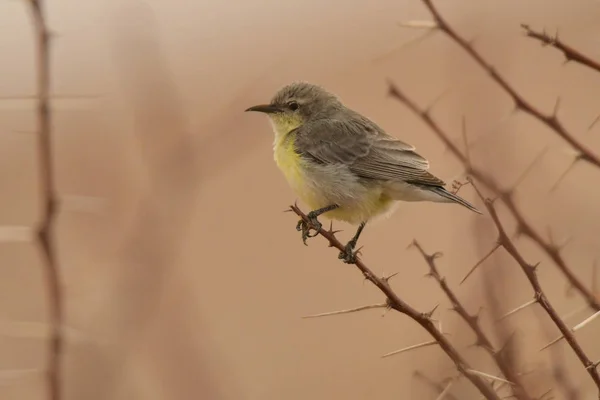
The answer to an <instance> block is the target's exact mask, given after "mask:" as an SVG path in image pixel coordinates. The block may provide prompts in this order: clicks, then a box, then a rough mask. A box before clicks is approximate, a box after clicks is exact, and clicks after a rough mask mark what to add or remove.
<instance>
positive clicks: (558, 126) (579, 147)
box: [421, 0, 600, 168]
mask: <svg viewBox="0 0 600 400" xmlns="http://www.w3.org/2000/svg"><path fill="white" fill-rule="evenodd" d="M421 1H422V2H423V4H424V5H425V7H427V9H429V11H430V12H431V14H432V16H433V19H434V21H435V23H436V24H437V29H439V30H441V31H442V32H444V33H445V34H446V35H447V36H448V37H450V39H452V40H453V41H454V42H455V43H456V44H457V45H459V46H460V47H461V48H462V49H463V50H464V51H465V52H466V53H467V54H468V55H469V56H470V57H471V58H472V59H473V60H474V61H475V62H476V63H477V64H478V65H479V66H480V67H481V68H483V69H484V70H485V71H486V72H487V73H488V74H489V75H490V77H491V78H492V80H494V82H496V83H497V84H498V85H499V86H500V87H501V88H502V89H503V90H504V92H505V93H506V94H508V95H509V96H510V97H511V98H512V100H513V102H514V103H515V109H516V110H521V111H524V112H525V113H527V114H529V115H531V116H532V117H534V118H535V119H537V120H538V121H540V122H541V123H543V124H544V125H546V126H547V127H548V128H550V129H552V130H553V131H554V132H556V133H557V134H558V135H559V136H560V137H562V138H563V139H564V140H565V141H566V142H567V143H569V145H570V146H571V147H572V148H573V149H575V150H576V151H577V155H576V157H575V160H582V161H585V162H587V163H589V164H592V165H594V166H596V167H597V168H600V157H599V156H598V155H597V154H595V153H593V152H592V151H591V150H590V149H588V148H587V147H585V146H584V145H583V144H582V143H580V142H579V141H578V140H577V139H576V138H575V136H573V135H572V134H571V133H570V132H568V131H567V130H566V128H565V127H564V126H563V124H562V123H561V122H560V121H559V119H558V116H557V112H558V103H557V107H555V109H554V112H553V113H552V114H544V113H543V112H542V111H540V110H539V109H537V108H536V107H534V106H533V105H532V104H531V103H529V102H528V101H527V100H525V99H524V98H523V96H522V95H521V94H520V93H519V92H517V90H516V89H515V88H513V86H512V85H510V84H509V83H508V82H507V81H506V80H505V79H504V78H503V77H502V76H501V75H500V74H499V73H498V72H497V71H496V69H495V68H494V67H493V66H492V65H491V64H489V63H488V62H487V61H485V60H484V59H483V57H482V56H481V54H479V53H478V52H477V51H476V50H475V48H474V47H473V46H472V45H471V44H470V43H469V42H468V41H467V40H465V39H464V38H462V37H461V36H460V35H459V34H458V33H457V32H456V31H455V30H454V28H452V27H451V26H450V24H448V22H447V21H446V20H445V19H444V18H443V17H442V15H441V14H440V12H439V10H438V9H437V7H436V6H434V5H433V0H421Z"/></svg>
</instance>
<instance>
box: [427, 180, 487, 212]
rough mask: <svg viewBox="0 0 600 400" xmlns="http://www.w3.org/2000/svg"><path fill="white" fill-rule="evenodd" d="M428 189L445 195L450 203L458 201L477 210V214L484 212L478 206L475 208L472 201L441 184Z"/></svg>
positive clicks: (470, 208)
mask: <svg viewBox="0 0 600 400" xmlns="http://www.w3.org/2000/svg"><path fill="white" fill-rule="evenodd" d="M427 189H428V190H430V191H432V192H433V193H435V194H437V195H438V196H441V197H443V198H444V199H445V200H446V201H447V202H449V203H458V204H460V205H461V206H463V207H466V208H468V209H469V210H471V211H474V212H476V213H477V214H483V213H482V212H481V211H479V210H478V209H477V208H475V206H474V205H472V204H471V203H469V202H468V201H466V200H465V199H463V198H462V197H459V196H457V195H455V194H454V193H451V192H449V191H447V190H446V189H445V188H443V187H441V186H429V187H427Z"/></svg>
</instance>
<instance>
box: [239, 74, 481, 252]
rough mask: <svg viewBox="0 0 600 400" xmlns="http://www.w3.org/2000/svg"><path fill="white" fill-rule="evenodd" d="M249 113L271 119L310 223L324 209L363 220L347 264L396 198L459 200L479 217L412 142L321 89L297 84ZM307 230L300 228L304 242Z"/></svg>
mask: <svg viewBox="0 0 600 400" xmlns="http://www.w3.org/2000/svg"><path fill="white" fill-rule="evenodd" d="M246 111H258V112H262V113H266V114H267V115H268V116H269V118H270V120H271V123H272V126H273V131H274V133H275V139H274V142H273V150H274V157H275V162H276V163H277V166H278V167H279V169H281V171H282V172H283V174H284V175H285V178H286V179H287V181H288V183H289V184H290V186H291V187H292V189H293V190H294V191H295V192H296V194H297V195H298V197H300V199H301V200H302V201H303V202H305V203H306V204H307V205H308V206H309V207H310V208H311V209H312V211H311V212H310V213H309V214H308V217H309V219H310V221H311V225H312V228H313V229H316V230H318V229H319V228H320V227H321V224H320V223H319V221H318V220H317V217H318V216H319V215H321V214H323V215H324V216H325V217H327V218H330V219H334V220H340V221H345V222H348V223H350V224H353V225H358V229H357V231H356V234H355V235H354V237H353V238H352V239H351V240H350V241H349V242H348V244H347V245H346V247H345V249H346V250H345V251H343V252H341V253H340V259H343V260H344V261H345V262H347V263H352V262H354V261H355V252H354V249H355V247H356V243H357V241H358V238H359V236H360V234H361V232H362V230H363V228H364V227H365V224H366V223H367V222H368V221H369V220H371V219H373V218H374V217H376V216H379V215H382V214H386V213H389V212H391V211H392V206H393V204H394V203H395V202H396V201H433V202H440V203H458V204H460V205H462V206H464V207H466V208H468V209H469V210H472V211H475V212H477V213H479V214H481V212H479V211H478V210H477V209H476V208H475V207H474V206H473V205H471V204H470V203H468V202H467V201H466V200H464V199H462V198H460V197H459V196H457V195H455V194H453V193H451V192H449V191H448V190H446V189H445V188H444V185H445V183H444V182H443V181H442V180H441V179H439V178H437V177H435V176H434V175H432V174H431V173H429V172H428V171H427V170H428V169H429V162H428V161H427V160H426V159H425V158H423V157H422V156H420V155H419V154H417V153H416V152H415V147H414V146H411V145H410V144H407V143H405V142H402V141H400V140H398V139H396V138H394V137H392V136H390V135H388V134H387V133H386V132H385V131H384V130H383V129H382V128H380V127H379V126H378V125H377V124H375V123H374V122H373V121H371V120H369V119H368V118H366V117H364V116H362V115H361V114H359V113H358V112H356V111H354V110H351V109H350V108H348V107H346V106H345V105H344V104H343V103H342V102H341V101H340V99H339V98H338V97H337V96H335V95H334V94H332V93H329V92H328V91H326V90H325V89H323V88H322V87H320V86H317V85H313V84H310V83H305V82H297V83H292V84H290V85H287V86H284V87H283V88H281V89H280V90H279V91H278V92H277V93H276V94H275V95H274V97H273V98H272V100H271V102H270V103H269V104H263V105H257V106H254V107H250V108H248V109H247V110H246ZM300 225H301V224H300V223H299V226H300ZM309 228H310V227H306V226H304V227H303V229H302V230H303V240H304V241H306V238H307V237H309V235H308V229H309Z"/></svg>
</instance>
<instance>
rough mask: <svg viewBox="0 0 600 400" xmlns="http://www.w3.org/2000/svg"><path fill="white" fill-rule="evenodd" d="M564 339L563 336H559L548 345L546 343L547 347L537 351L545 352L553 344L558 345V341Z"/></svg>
mask: <svg viewBox="0 0 600 400" xmlns="http://www.w3.org/2000/svg"><path fill="white" fill-rule="evenodd" d="M564 338H565V337H564V336H563V335H560V336H559V337H557V338H556V339H554V340H553V341H551V342H550V343H548V344H547V345H545V346H544V347H542V348H541V349H540V350H539V351H542V350H546V349H547V348H548V347H550V346H552V345H553V344H555V343H558V342H559V341H560V340H562V339H564Z"/></svg>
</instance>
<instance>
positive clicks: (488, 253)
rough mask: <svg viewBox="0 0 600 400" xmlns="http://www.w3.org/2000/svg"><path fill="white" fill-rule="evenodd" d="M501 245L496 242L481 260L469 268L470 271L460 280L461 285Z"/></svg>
mask: <svg viewBox="0 0 600 400" xmlns="http://www.w3.org/2000/svg"><path fill="white" fill-rule="evenodd" d="M500 247H501V244H500V243H496V245H495V246H494V247H493V248H492V249H491V250H490V251H489V252H487V254H486V255H485V256H483V257H482V258H481V259H480V260H479V261H477V263H475V265H474V266H473V267H472V268H471V269H470V270H469V272H467V274H466V275H465V277H464V278H462V280H461V281H460V283H459V285H462V284H463V283H464V282H465V281H466V280H467V278H468V277H469V276H471V274H472V273H473V272H475V270H476V269H477V267H479V266H480V265H481V264H483V263H484V262H485V260H487V259H488V258H489V257H491V255H492V254H494V253H495V252H496V250H498V249H499V248H500Z"/></svg>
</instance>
